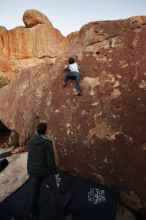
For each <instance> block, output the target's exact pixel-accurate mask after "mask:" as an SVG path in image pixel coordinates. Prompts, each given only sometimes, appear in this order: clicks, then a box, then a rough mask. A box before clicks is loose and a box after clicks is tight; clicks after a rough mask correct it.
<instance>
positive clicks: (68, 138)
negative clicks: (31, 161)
mask: <svg viewBox="0 0 146 220" xmlns="http://www.w3.org/2000/svg"><path fill="white" fill-rule="evenodd" d="M31 12H33V13H32V14H34V11H31V10H30V11H28V14H27V12H26V13H25V14H24V21H25V24H26V26H28V27H27V28H17V29H14V30H11V31H7V30H4V33H5V34H6V33H7V34H8V33H9V36H11V39H14V38H15V39H16V38H17V37H18V36H19V34H17V33H19V31H20V32H21V31H22V30H23V33H25V34H26V35H25V34H24V35H22V36H25V37H26V38H27V40H28V39H29V40H28V41H25V42H27V43H26V44H24V38H23V37H22V38H23V44H22V41H21V39H22V38H18V40H17V41H16V42H15V43H14V41H13V44H7V45H9V47H10V48H11V47H12V45H13V49H12V48H11V49H10V50H9V51H10V53H9V57H10V58H11V59H12V58H14V57H15V62H18V63H19V62H20V63H21V62H23V61H24V54H25V52H26V54H27V56H26V57H27V58H28V57H29V58H30V59H27V61H28V60H33V59H34V57H35V56H34V55H35V54H37V55H36V57H37V58H36V59H37V60H39V59H40V57H43V59H44V57H46V55H44V54H45V52H44V50H43V49H42V47H41V46H39V45H44V47H43V48H46V51H47V52H46V53H48V54H49V55H48V56H49V57H55V58H56V60H55V62H54V63H53V65H50V60H46V62H44V61H43V62H44V63H43V64H39V65H36V66H35V67H33V68H27V69H24V70H23V71H22V72H21V74H17V75H15V77H14V78H13V80H12V81H11V83H10V84H9V85H7V86H4V87H3V88H1V89H0V100H1V103H0V120H1V122H2V123H3V124H4V125H5V126H6V128H8V129H9V130H10V131H11V133H12V132H13V133H14V134H18V135H17V137H18V139H19V144H20V145H23V144H24V143H25V142H26V141H27V140H28V138H29V137H30V135H31V134H32V133H33V132H34V130H35V127H36V124H37V123H38V122H39V121H45V122H47V123H48V126H49V131H50V136H51V138H52V139H53V141H54V145H55V147H56V150H57V153H58V157H59V167H60V168H61V169H64V170H66V171H68V172H70V173H74V174H76V175H81V176H85V177H89V178H91V179H95V180H97V181H100V182H101V183H106V184H109V185H114V186H117V187H119V188H120V189H121V192H122V193H121V195H122V199H123V201H124V203H125V204H126V205H127V206H128V207H130V208H131V209H133V210H134V211H136V212H137V213H139V214H140V215H141V216H146V203H145V198H146V192H145V186H146V178H145V173H146V62H145V58H146V44H145V41H144V40H145V36H146V17H144V16H143V17H132V18H129V19H126V20H117V21H108V22H107V21H105V22H91V23H89V24H87V25H84V26H83V27H82V28H81V29H80V31H79V32H76V33H73V34H71V35H69V36H68V37H67V38H65V37H62V36H61V35H60V33H59V32H58V31H56V30H54V29H53V27H52V26H51V24H50V22H49V21H48V23H47V21H46V20H47V18H46V17H44V16H42V17H41V18H40V17H39V19H38V20H37V18H34V19H31V16H29V13H30V14H31ZM37 13H38V12H37ZM40 23H41V24H40ZM42 23H45V24H42ZM35 24H37V25H36V26H33V25H35ZM29 27H30V28H29ZM49 28H50V29H51V31H50V32H49V33H50V35H49V42H50V44H49V45H51V42H52V45H53V46H52V47H51V46H49V48H53V49H52V52H50V50H51V49H47V45H48V44H46V42H48V41H47V39H48V32H47V31H46V30H48V29H49ZM43 31H44V32H43ZM10 32H13V34H12V35H10ZM42 32H43V34H42ZM46 33H47V36H46V35H45V34H46ZM52 33H58V34H57V35H55V36H56V38H55V39H54V37H53V36H54V35H53V34H52ZM31 34H32V35H31ZM30 36H31V37H30ZM32 36H35V37H34V38H32ZM36 36H37V37H36ZM31 39H33V40H31ZM60 39H62V41H61V42H62V44H59V43H58V44H56V42H60ZM54 41H55V42H54ZM9 42H10V41H9ZM38 42H40V44H39V43H38ZM65 42H66V44H65ZM4 45H5V44H4ZM28 45H29V46H28ZM68 45H71V46H70V48H69V46H68ZM14 48H15V50H14ZM29 48H33V50H32V49H31V50H29ZM60 48H62V49H60ZM67 48H68V50H67ZM55 49H56V54H57V55H52V53H53V52H55ZM57 50H58V52H57ZM6 51H7V50H6ZM12 51H13V52H12ZM20 51H21V53H20ZM48 51H49V52H48ZM3 52H4V50H3ZM61 53H62V55H61V56H59V55H58V54H61ZM40 54H43V55H40ZM22 55H23V56H22ZM70 56H73V57H75V58H76V59H77V62H78V63H79V65H80V67H81V88H82V96H81V97H78V96H75V94H74V92H75V91H74V84H73V83H74V82H72V81H69V83H68V86H67V87H66V88H63V87H62V81H63V76H64V72H63V67H64V64H65V63H66V60H67V59H68V58H69V57H70ZM18 59H19V60H18ZM36 63H37V62H36ZM26 64H27V65H28V63H26ZM33 64H34V60H33ZM24 66H25V65H24ZM28 66H29V65H28Z"/></svg>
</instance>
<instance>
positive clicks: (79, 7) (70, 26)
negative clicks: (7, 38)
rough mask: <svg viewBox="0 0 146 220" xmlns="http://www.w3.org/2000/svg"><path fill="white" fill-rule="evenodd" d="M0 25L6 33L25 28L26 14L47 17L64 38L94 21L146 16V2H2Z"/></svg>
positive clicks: (76, 0) (17, 0) (37, 0)
mask: <svg viewBox="0 0 146 220" xmlns="http://www.w3.org/2000/svg"><path fill="white" fill-rule="evenodd" d="M0 2H1V4H0V25H1V26H5V27H6V28H7V29H12V28H14V27H16V26H24V23H23V20H22V17H23V14H24V12H25V11H26V10H28V9H36V10H39V11H40V12H42V13H43V14H45V15H46V16H47V17H48V18H49V20H50V21H51V22H52V24H53V26H54V27H55V28H57V29H59V30H60V31H61V33H62V34H63V35H65V36H66V35H67V34H70V33H71V32H74V31H78V30H79V29H80V28H81V27H82V26H83V25H84V24H87V23H88V22H91V21H104V20H117V19H125V18H128V17H131V16H137V15H145V16H146V0H73V1H71V0H3V1H2V0H0Z"/></svg>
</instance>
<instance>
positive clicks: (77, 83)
mask: <svg viewBox="0 0 146 220" xmlns="http://www.w3.org/2000/svg"><path fill="white" fill-rule="evenodd" d="M69 78H71V79H74V80H75V87H76V91H77V93H80V92H81V91H80V75H79V73H77V72H69V73H68V74H66V75H65V77H64V85H67V82H68V79H69Z"/></svg>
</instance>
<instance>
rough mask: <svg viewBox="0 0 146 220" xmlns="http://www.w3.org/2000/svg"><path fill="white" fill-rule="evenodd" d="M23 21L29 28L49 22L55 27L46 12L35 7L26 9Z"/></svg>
mask: <svg viewBox="0 0 146 220" xmlns="http://www.w3.org/2000/svg"><path fill="white" fill-rule="evenodd" d="M23 22H24V24H25V26H26V27H28V28H31V27H33V26H36V25H37V24H48V25H50V26H51V27H52V28H53V26H52V24H51V22H50V21H49V19H48V18H47V17H46V16H45V15H44V14H42V13H41V12H39V11H37V10H35V9H30V10H26V11H25V13H24V14H23Z"/></svg>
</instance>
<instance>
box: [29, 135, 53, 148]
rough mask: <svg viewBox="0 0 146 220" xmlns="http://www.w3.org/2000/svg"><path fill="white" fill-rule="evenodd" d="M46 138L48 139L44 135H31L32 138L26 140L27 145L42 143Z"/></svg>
mask: <svg viewBox="0 0 146 220" xmlns="http://www.w3.org/2000/svg"><path fill="white" fill-rule="evenodd" d="M46 140H48V141H49V139H48V138H47V137H46V136H44V135H39V134H38V135H33V136H32V138H31V139H30V140H29V141H28V142H27V145H28V146H32V145H40V144H41V145H42V144H44V143H46Z"/></svg>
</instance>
